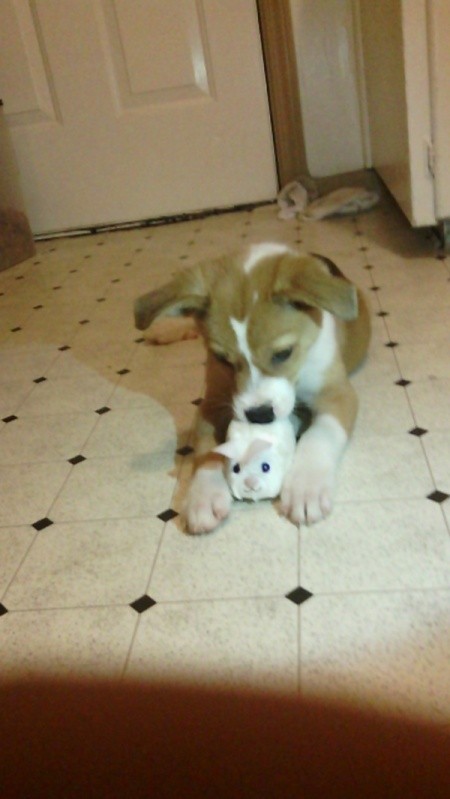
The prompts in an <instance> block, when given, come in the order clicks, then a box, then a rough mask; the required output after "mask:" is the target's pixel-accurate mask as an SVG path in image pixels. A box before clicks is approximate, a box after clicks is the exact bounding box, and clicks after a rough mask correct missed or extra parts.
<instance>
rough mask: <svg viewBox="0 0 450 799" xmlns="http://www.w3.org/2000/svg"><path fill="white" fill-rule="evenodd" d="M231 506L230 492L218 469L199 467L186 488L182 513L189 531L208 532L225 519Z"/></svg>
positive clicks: (196, 532) (195, 532)
mask: <svg viewBox="0 0 450 799" xmlns="http://www.w3.org/2000/svg"><path fill="white" fill-rule="evenodd" d="M230 508H231V494H230V489H229V488H228V485H227V482H226V480H225V477H224V476H223V473H222V471H221V470H219V469H199V470H198V471H197V472H196V473H195V474H194V476H193V478H192V482H191V485H190V487H189V490H188V495H187V498H186V503H185V506H184V515H185V517H186V525H187V530H188V532H189V533H194V534H197V535H199V534H201V533H210V532H211V531H212V530H215V528H216V527H217V526H218V525H219V524H220V522H221V521H223V519H226V517H227V516H228V514H229V512H230Z"/></svg>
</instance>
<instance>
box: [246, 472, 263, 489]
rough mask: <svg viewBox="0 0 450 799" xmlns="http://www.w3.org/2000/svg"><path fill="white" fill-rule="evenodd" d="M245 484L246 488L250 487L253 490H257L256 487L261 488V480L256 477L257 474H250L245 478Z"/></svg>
mask: <svg viewBox="0 0 450 799" xmlns="http://www.w3.org/2000/svg"><path fill="white" fill-rule="evenodd" d="M244 485H245V486H246V488H250V489H251V490H252V491H256V489H257V488H259V480H258V478H257V477H255V475H251V474H250V475H249V476H248V477H246V478H245V480H244Z"/></svg>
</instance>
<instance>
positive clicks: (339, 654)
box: [300, 591, 450, 721]
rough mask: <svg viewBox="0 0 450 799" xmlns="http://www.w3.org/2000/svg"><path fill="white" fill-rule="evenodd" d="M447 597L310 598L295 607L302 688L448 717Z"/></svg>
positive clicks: (414, 594)
mask: <svg viewBox="0 0 450 799" xmlns="http://www.w3.org/2000/svg"><path fill="white" fill-rule="evenodd" d="M449 609H450V592H449V591H433V592H422V591H417V592H399V593H372V594H360V593H358V592H355V593H353V594H352V593H349V594H346V595H330V596H317V597H313V599H311V600H309V601H308V602H306V603H305V604H304V605H303V606H302V607H301V609H300V614H301V621H300V629H301V638H300V646H301V686H302V689H303V691H304V692H305V693H306V694H308V695H318V694H319V695H327V696H333V697H334V698H336V697H341V698H345V699H347V700H352V701H353V702H356V703H358V704H361V705H366V704H371V705H374V706H376V707H379V708H383V707H384V708H389V710H391V711H393V712H396V713H403V714H404V713H407V714H420V715H425V716H427V717H430V718H433V719H435V720H439V721H444V720H446V721H448V720H449V719H450V692H449V690H448V663H449V659H450V636H449V634H448V617H449Z"/></svg>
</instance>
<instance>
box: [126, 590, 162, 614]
mask: <svg viewBox="0 0 450 799" xmlns="http://www.w3.org/2000/svg"><path fill="white" fill-rule="evenodd" d="M153 605H156V601H155V600H154V599H152V598H151V596H148V595H147V594H144V595H143V596H140V597H139V599H135V600H134V602H130V608H133V610H135V611H136V613H144V611H146V610H148V609H149V608H152V607H153Z"/></svg>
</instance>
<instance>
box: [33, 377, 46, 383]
mask: <svg viewBox="0 0 450 799" xmlns="http://www.w3.org/2000/svg"><path fill="white" fill-rule="evenodd" d="M46 380H47V378H46V377H37V378H36V380H33V383H45V381H46Z"/></svg>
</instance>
